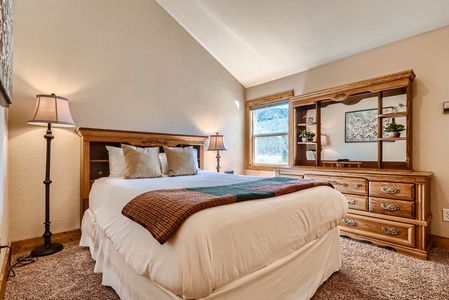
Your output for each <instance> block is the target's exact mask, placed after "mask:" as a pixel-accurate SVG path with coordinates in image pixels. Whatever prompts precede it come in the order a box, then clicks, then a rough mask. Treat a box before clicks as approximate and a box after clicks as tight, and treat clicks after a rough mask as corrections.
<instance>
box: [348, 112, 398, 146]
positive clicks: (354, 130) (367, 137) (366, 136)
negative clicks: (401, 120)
mask: <svg viewBox="0 0 449 300" xmlns="http://www.w3.org/2000/svg"><path fill="white" fill-rule="evenodd" d="M391 110H392V107H384V108H383V112H384V113H388V112H391ZM391 122H393V118H384V119H383V126H382V128H384V127H385V125H386V124H388V123H391ZM345 142H346V143H360V142H377V109H376V108H374V109H365V110H357V111H347V112H346V113H345Z"/></svg>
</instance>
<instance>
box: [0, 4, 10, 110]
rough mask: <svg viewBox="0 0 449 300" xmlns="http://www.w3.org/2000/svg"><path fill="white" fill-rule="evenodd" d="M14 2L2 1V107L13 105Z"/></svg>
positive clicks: (0, 58) (0, 43) (0, 6)
mask: <svg viewBox="0 0 449 300" xmlns="http://www.w3.org/2000/svg"><path fill="white" fill-rule="evenodd" d="M12 1H13V0H0V105H1V106H4V107H8V106H9V105H10V104H11V92H12Z"/></svg>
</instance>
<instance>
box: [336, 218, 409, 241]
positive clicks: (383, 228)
mask: <svg viewBox="0 0 449 300" xmlns="http://www.w3.org/2000/svg"><path fill="white" fill-rule="evenodd" d="M340 229H341V231H342V233H341V234H342V235H344V232H345V231H346V232H351V233H355V234H360V235H363V236H367V237H372V238H376V239H379V240H383V241H387V242H391V243H396V244H400V245H404V246H409V247H415V225H411V224H404V223H398V222H393V221H387V220H380V219H373V218H368V217H363V216H354V215H351V214H349V215H348V216H347V217H346V218H344V219H343V220H342V221H341V222H340Z"/></svg>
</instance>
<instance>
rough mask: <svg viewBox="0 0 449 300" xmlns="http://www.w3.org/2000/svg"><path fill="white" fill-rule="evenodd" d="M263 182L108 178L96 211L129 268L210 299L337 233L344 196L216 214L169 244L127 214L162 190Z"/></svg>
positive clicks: (291, 198)
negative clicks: (133, 203)
mask: <svg viewBox="0 0 449 300" xmlns="http://www.w3.org/2000/svg"><path fill="white" fill-rule="evenodd" d="M257 179H261V178H260V177H250V176H239V175H229V174H223V173H215V172H207V171H200V172H199V174H198V175H195V176H182V177H170V178H156V179H133V180H129V179H128V180H126V179H121V178H101V179H98V180H96V181H95V183H94V184H93V186H92V189H91V193H90V210H91V212H92V214H93V216H94V218H95V220H96V223H97V225H98V226H99V227H100V228H101V229H102V230H103V231H104V233H105V234H106V235H107V236H108V238H109V239H110V240H111V242H112V243H113V244H114V245H115V247H116V250H117V251H118V252H119V253H120V254H121V255H122V256H123V257H124V259H125V261H126V262H127V263H128V264H130V265H131V266H132V267H133V269H134V270H135V271H136V272H137V273H138V274H140V275H144V276H149V277H150V278H151V280H152V281H154V282H155V283H156V284H158V285H160V286H161V287H163V288H164V289H167V290H170V291H172V292H173V293H175V294H177V295H179V296H180V297H182V298H186V299H191V298H199V297H204V296H207V295H208V294H210V293H211V292H212V290H214V289H216V288H219V287H221V286H223V285H225V284H227V283H229V282H231V281H233V280H235V279H237V278H239V277H242V276H244V275H246V274H248V273H251V272H253V271H255V270H257V269H260V268H263V267H264V266H266V265H268V264H270V263H272V262H274V261H276V260H278V259H279V258H282V257H284V256H286V255H288V254H290V253H292V252H294V251H295V250H296V249H299V248H300V247H302V246H303V245H305V244H306V243H308V242H310V241H312V240H314V239H317V238H319V237H321V236H323V235H324V234H325V233H326V232H327V231H329V230H330V229H332V228H335V227H336V226H337V225H338V222H339V220H340V219H341V218H343V217H344V215H345V214H346V213H347V203H346V201H345V198H344V196H343V195H342V194H340V193H339V192H338V191H336V190H334V189H332V188H330V187H327V186H319V187H314V188H309V189H306V190H302V191H299V192H296V193H292V194H287V195H282V196H279V197H275V198H267V199H260V200H252V201H245V202H239V203H235V204H229V205H223V206H219V207H213V208H208V209H206V210H203V211H200V212H197V213H195V214H194V215H193V216H191V217H189V218H188V219H187V220H186V221H185V222H184V224H183V225H182V226H181V228H180V229H179V230H178V232H177V233H176V234H175V235H174V236H173V237H172V238H171V239H170V240H169V241H168V242H166V243H165V244H164V245H160V244H159V243H158V242H157V241H156V240H155V239H154V238H153V237H152V236H151V234H150V233H149V232H148V231H147V230H146V229H144V228H143V227H141V226H140V225H138V224H136V223H135V222H133V221H131V220H129V219H128V218H126V217H124V216H123V215H122V214H121V210H122V208H123V207H124V206H125V204H126V203H127V202H128V201H130V200H131V199H132V198H134V197H135V196H137V195H139V194H141V193H143V192H145V191H148V190H154V189H166V188H180V187H200V186H214V185H223V184H232V183H238V182H243V181H252V180H257Z"/></svg>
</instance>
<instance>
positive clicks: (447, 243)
mask: <svg viewBox="0 0 449 300" xmlns="http://www.w3.org/2000/svg"><path fill="white" fill-rule="evenodd" d="M432 241H433V245H434V246H435V247H437V248H440V249H443V250H449V239H448V238H445V237H442V236H437V235H432Z"/></svg>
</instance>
